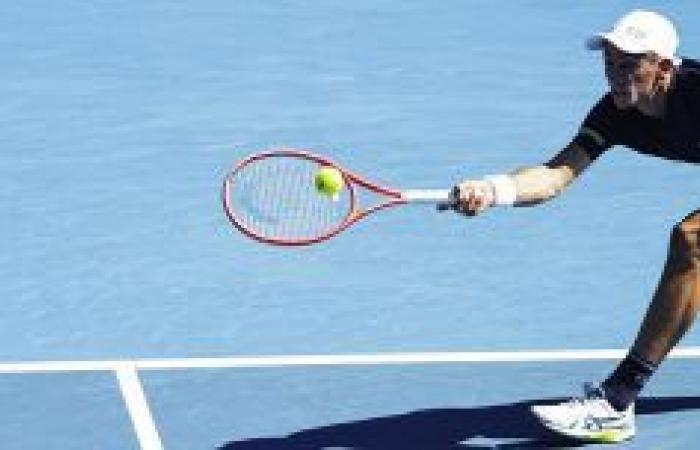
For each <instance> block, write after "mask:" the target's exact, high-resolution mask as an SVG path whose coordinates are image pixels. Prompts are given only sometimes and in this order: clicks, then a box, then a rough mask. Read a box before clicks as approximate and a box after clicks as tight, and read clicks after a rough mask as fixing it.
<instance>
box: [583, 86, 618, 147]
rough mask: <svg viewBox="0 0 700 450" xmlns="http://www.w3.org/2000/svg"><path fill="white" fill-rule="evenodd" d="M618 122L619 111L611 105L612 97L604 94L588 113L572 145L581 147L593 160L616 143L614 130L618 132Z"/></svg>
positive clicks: (616, 137) (616, 138)
mask: <svg viewBox="0 0 700 450" xmlns="http://www.w3.org/2000/svg"><path fill="white" fill-rule="evenodd" d="M619 122H620V113H619V110H618V109H617V107H616V106H615V104H614V103H613V99H612V96H611V95H610V94H606V95H605V96H604V97H603V98H601V99H600V100H599V101H598V103H596V105H595V106H594V107H593V108H591V110H590V111H589V112H588V115H587V116H586V118H585V119H584V121H583V123H582V124H581V127H580V128H579V130H578V134H577V135H576V137H574V143H576V144H578V145H579V146H581V147H582V148H583V149H584V150H585V151H586V152H587V153H588V155H589V156H590V158H591V160H594V159H596V158H598V157H599V156H600V155H601V154H603V152H605V151H606V150H608V149H609V148H610V147H612V146H613V145H616V144H617V143H618V136H617V133H616V130H619Z"/></svg>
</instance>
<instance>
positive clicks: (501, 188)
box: [484, 175, 518, 206]
mask: <svg viewBox="0 0 700 450" xmlns="http://www.w3.org/2000/svg"><path fill="white" fill-rule="evenodd" d="M484 180H485V181H488V182H489V183H491V184H492V185H493V192H494V194H495V197H496V198H495V199H494V202H495V204H496V205H499V206H513V204H514V203H515V200H516V199H517V197H518V190H517V188H516V186H515V181H514V180H513V177H511V176H510V175H487V176H485V177H484Z"/></svg>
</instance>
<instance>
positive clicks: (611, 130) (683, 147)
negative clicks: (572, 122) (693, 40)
mask: <svg viewBox="0 0 700 450" xmlns="http://www.w3.org/2000/svg"><path fill="white" fill-rule="evenodd" d="M574 142H576V143H577V144H579V145H581V146H582V147H583V148H584V149H586V151H587V152H588V154H589V156H590V157H591V159H595V158H597V157H599V156H600V155H601V154H602V153H603V152H604V151H606V150H608V149H609V148H610V147H612V146H614V145H624V146H626V147H629V148H631V149H632V150H635V151H637V152H639V153H644V154H647V155H654V156H659V157H661V158H666V159H672V160H677V161H685V162H691V163H700V61H695V60H691V59H683V60H682V62H681V64H680V66H679V67H678V68H677V69H676V72H675V74H674V76H673V79H672V82H671V88H670V90H669V93H668V99H667V104H666V114H665V116H664V117H663V118H657V117H650V116H646V115H644V114H642V113H641V112H639V111H638V110H637V109H636V108H629V109H624V110H621V109H618V108H617V107H616V106H615V104H614V102H613V98H612V95H611V94H610V93H608V94H606V95H605V96H603V98H601V99H600V101H598V103H597V104H596V105H595V106H594V107H593V109H591V111H590V112H589V113H588V116H587V117H586V119H585V120H584V121H583V124H582V125H581V129H580V131H579V133H578V135H577V136H576V137H575V138H574Z"/></svg>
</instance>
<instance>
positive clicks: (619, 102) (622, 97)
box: [612, 91, 635, 109]
mask: <svg viewBox="0 0 700 450" xmlns="http://www.w3.org/2000/svg"><path fill="white" fill-rule="evenodd" d="M612 98H613V102H614V103H615V106H616V107H617V108H618V109H629V108H631V107H633V106H634V104H635V98H634V96H633V95H632V93H631V92H615V91H613V92H612Z"/></svg>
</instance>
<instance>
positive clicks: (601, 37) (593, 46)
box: [586, 33, 608, 50]
mask: <svg viewBox="0 0 700 450" xmlns="http://www.w3.org/2000/svg"><path fill="white" fill-rule="evenodd" d="M607 40H608V35H607V33H596V34H594V35H593V36H591V37H589V38H588V39H586V48H587V49H588V50H602V49H603V47H604V46H605V41H607Z"/></svg>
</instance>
